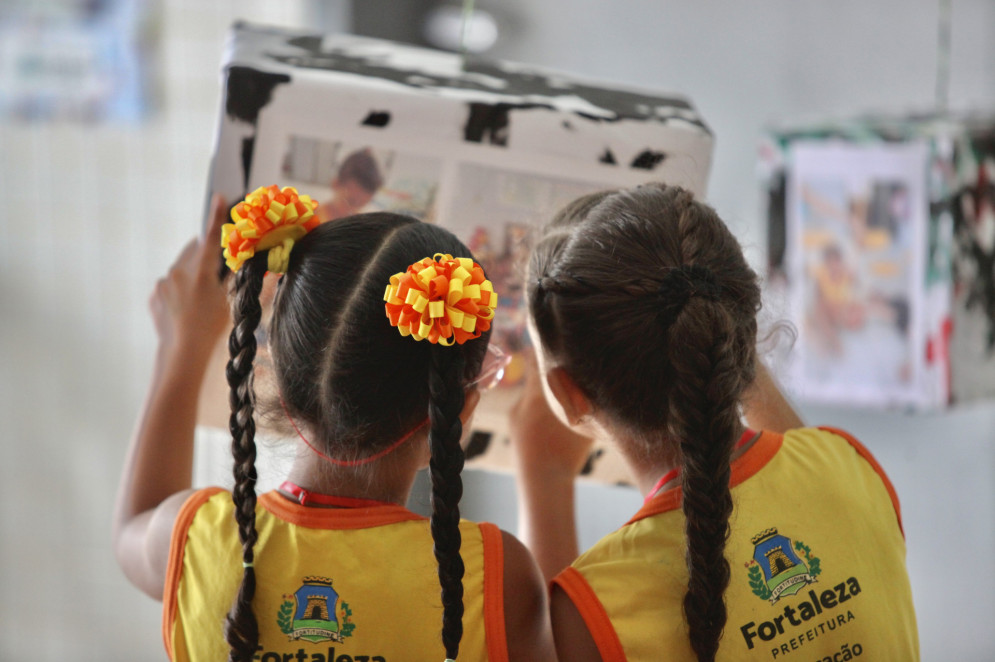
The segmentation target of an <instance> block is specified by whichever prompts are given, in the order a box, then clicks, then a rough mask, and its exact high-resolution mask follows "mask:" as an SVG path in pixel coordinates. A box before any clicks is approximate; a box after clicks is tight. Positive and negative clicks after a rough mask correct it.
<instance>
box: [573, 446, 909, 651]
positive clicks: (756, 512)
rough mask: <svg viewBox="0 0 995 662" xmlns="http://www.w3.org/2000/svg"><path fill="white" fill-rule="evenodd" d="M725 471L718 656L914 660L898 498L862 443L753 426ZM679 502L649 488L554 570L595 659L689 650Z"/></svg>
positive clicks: (676, 492) (673, 493)
mask: <svg viewBox="0 0 995 662" xmlns="http://www.w3.org/2000/svg"><path fill="white" fill-rule="evenodd" d="M731 484H732V499H733V514H732V517H731V519H730V522H729V523H730V529H731V533H730V537H729V542H728V545H727V547H726V549H725V557H726V559H727V560H728V561H729V566H730V570H731V578H730V581H729V588H728V589H727V590H726V593H725V601H726V607H727V610H728V620H727V621H726V625H725V630H724V632H723V635H722V639H721V642H720V646H719V653H718V656H717V659H718V660H765V661H768V662H769V661H771V660H775V661H778V662H780V661H781V660H784V661H785V662H811V661H812V660H817V661H818V660H831V661H833V662H840V661H842V660H851V659H861V658H862V659H867V660H875V662H877V661H880V660H896V661H901V662H909V661H914V660H918V659H919V640H918V634H917V630H916V619H915V612H914V610H913V606H912V593H911V589H910V587H909V579H908V574H907V572H906V568H905V538H904V535H903V533H902V529H901V516H900V512H899V506H898V499H897V497H896V496H895V492H894V489H893V488H892V486H891V483H890V482H889V481H888V478H887V477H886V476H885V475H884V472H883V471H882V470H881V468H880V466H878V464H877V462H876V461H875V460H874V458H873V457H872V456H871V455H870V453H868V452H867V450H866V449H865V448H864V447H863V446H861V445H860V444H859V443H858V442H857V441H856V440H855V439H853V438H852V437H849V436H848V435H846V434H845V433H842V432H839V431H835V430H829V429H813V428H805V429H799V430H791V431H789V432H788V433H786V434H785V435H783V436H781V435H777V434H773V433H770V432H763V433H762V434H761V435H760V438H759V439H758V440H757V441H756V442H755V443H754V444H753V446H752V447H750V448H749V449H748V450H747V451H746V452H745V453H744V454H743V455H741V456H740V457H739V458H737V459H736V460H735V461H734V462H733V465H732V478H731ZM680 504H681V493H680V488H675V489H672V490H668V491H666V492H663V493H661V494H659V495H657V496H656V497H655V498H653V499H652V500H650V501H649V503H647V504H646V506H644V507H643V508H642V509H641V510H640V511H639V512H638V513H637V514H636V515H635V516H634V517H633V518H632V519H631V520H630V521H629V523H627V524H626V525H625V526H623V527H622V528H621V529H619V530H618V531H616V532H615V533H612V534H610V535H608V536H606V537H605V538H603V539H602V540H601V541H599V542H598V543H597V544H596V545H595V546H594V547H593V548H591V549H590V550H589V551H588V552H586V553H585V554H583V555H582V556H580V558H578V559H577V561H576V562H575V563H574V564H573V566H572V567H570V568H567V569H566V570H565V571H564V572H563V573H561V574H560V575H559V576H558V577H557V578H556V579H554V584H555V585H556V586H558V587H560V588H561V589H563V591H565V592H566V594H567V595H568V596H569V597H570V599H571V600H572V601H573V603H574V605H576V607H577V609H578V611H579V612H580V614H581V616H582V618H583V619H584V621H585V623H586V624H587V627H588V630H589V631H590V632H591V634H592V636H593V637H594V639H595V642H596V643H597V645H598V648H599V650H600V652H601V655H602V658H603V659H604V660H605V662H618V661H622V660H629V661H630V662H642V661H651V660H652V661H653V662H656V661H658V660H678V661H683V660H689V661H690V660H695V659H696V658H695V656H694V654H693V653H692V651H691V647H690V644H689V643H688V638H687V625H686V622H685V620H684V614H683V611H682V600H683V598H684V594H685V592H686V590H687V581H688V574H687V567H686V565H685V561H684V550H685V539H684V515H683V513H682V512H681V505H680ZM865 655H866V657H862V656H865Z"/></svg>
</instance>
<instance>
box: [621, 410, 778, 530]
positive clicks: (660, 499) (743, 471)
mask: <svg viewBox="0 0 995 662" xmlns="http://www.w3.org/2000/svg"><path fill="white" fill-rule="evenodd" d="M783 441H784V437H783V435H780V434H777V433H776V432H770V431H769V430H761V431H760V438H759V439H757V440H756V441H755V442H754V443H753V445H752V446H750V447H749V448H748V449H747V450H746V452H745V453H743V454H742V455H740V456H739V457H737V458H736V459H735V460H733V461H732V464H731V465H730V469H731V472H730V475H729V487H735V486H737V485H739V484H740V483H742V482H743V481H744V480H746V479H747V478H750V477H751V476H753V475H754V474H755V473H757V472H758V471H760V470H761V469H763V468H764V466H766V464H767V463H768V462H770V460H771V458H773V457H774V456H775V455H777V451H779V450H781V443H782V442H783ZM681 495H682V492H681V488H680V486H677V487H672V488H670V489H669V490H667V491H666V492H660V493H659V494H657V495H656V496H655V497H653V498H652V499H650V500H649V502H648V503H646V504H645V505H644V506H643V507H642V508H640V509H639V510H638V511H637V512H636V514H635V515H633V516H632V519H630V520H629V521H628V522H626V524H632V523H633V522H638V521H639V520H641V519H645V518H647V517H652V516H654V515H659V514H660V513H665V512H668V511H670V510H676V509H678V508H680V507H681Z"/></svg>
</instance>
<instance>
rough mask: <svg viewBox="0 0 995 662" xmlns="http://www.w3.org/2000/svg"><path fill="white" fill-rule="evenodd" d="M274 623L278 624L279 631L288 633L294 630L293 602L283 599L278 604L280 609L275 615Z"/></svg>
mask: <svg viewBox="0 0 995 662" xmlns="http://www.w3.org/2000/svg"><path fill="white" fill-rule="evenodd" d="M276 624H277V625H279V626H280V632H282V633H283V634H290V633H292V632H293V631H294V603H293V602H291V601H290V600H285V601H284V603H283V604H282V605H280V611H279V613H277V615H276Z"/></svg>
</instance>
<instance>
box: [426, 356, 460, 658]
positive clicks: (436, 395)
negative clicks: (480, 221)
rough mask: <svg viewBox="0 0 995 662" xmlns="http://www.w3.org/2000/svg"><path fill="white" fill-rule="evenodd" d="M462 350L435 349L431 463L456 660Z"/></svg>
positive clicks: (445, 637)
mask: <svg viewBox="0 0 995 662" xmlns="http://www.w3.org/2000/svg"><path fill="white" fill-rule="evenodd" d="M460 350H461V348H456V347H443V346H438V345H437V346H434V347H432V363H431V368H430V370H429V379H428V385H429V398H430V400H429V425H430V429H429V446H430V448H431V451H432V458H431V460H430V462H429V471H430V473H431V477H432V518H431V529H432V540H433V541H434V543H435V546H434V548H433V551H434V553H435V559H436V561H437V562H438V564H439V583H440V584H441V585H442V610H443V611H442V643H443V645H444V646H445V649H446V657H448V658H450V659H453V660H455V659H456V654H457V653H458V652H459V644H460V639H462V637H463V572H464V568H463V558H462V557H461V556H460V544H461V538H460V530H459V519H460V514H459V501H460V498H461V497H462V496H463V480H462V478H461V477H460V473H461V472H462V471H463V460H464V458H463V448H462V447H461V446H460V438H461V437H462V436H463V424H462V422H461V420H460V413H461V412H462V411H463V403H464V400H465V393H464V388H465V387H464V385H463V368H464V358H463V353H462V351H460Z"/></svg>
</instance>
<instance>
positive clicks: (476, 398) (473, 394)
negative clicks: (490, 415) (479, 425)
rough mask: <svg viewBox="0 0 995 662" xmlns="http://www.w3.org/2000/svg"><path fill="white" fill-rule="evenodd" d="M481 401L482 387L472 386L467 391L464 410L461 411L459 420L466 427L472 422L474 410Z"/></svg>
mask: <svg viewBox="0 0 995 662" xmlns="http://www.w3.org/2000/svg"><path fill="white" fill-rule="evenodd" d="M479 403H480V389H476V388H471V389H467V391H466V399H465V400H464V401H463V411H461V412H460V415H459V420H460V422H461V423H462V424H463V427H464V428H466V426H467V425H469V424H470V419H471V418H473V412H474V411H476V409H477V404H479Z"/></svg>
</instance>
